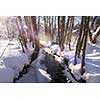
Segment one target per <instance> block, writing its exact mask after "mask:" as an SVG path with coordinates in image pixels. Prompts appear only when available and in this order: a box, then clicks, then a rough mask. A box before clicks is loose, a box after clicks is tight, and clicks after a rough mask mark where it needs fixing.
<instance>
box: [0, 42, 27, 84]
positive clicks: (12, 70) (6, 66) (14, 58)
mask: <svg viewBox="0 0 100 100" xmlns="http://www.w3.org/2000/svg"><path fill="white" fill-rule="evenodd" d="M7 45H8V47H7ZM0 46H1V50H0V51H1V52H0V55H2V52H3V51H4V49H5V48H6V50H5V52H4V54H3V55H2V57H1V58H0V62H2V65H0V82H13V79H14V77H17V76H18V75H19V72H20V71H22V69H23V67H24V65H25V64H28V63H29V62H28V57H27V55H26V54H25V53H23V52H21V49H20V46H19V44H18V42H17V41H15V40H14V41H10V42H9V41H0Z"/></svg>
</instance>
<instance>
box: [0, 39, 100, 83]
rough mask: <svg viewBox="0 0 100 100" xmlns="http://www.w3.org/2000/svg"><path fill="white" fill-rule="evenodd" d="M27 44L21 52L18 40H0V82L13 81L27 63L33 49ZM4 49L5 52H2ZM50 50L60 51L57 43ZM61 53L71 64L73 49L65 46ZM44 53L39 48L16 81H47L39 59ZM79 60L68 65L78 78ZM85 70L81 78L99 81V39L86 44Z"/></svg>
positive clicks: (44, 68) (46, 75)
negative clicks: (24, 71)
mask: <svg viewBox="0 0 100 100" xmlns="http://www.w3.org/2000/svg"><path fill="white" fill-rule="evenodd" d="M41 43H43V42H41ZM72 45H73V43H72ZM28 46H29V50H26V53H22V51H21V47H20V44H19V42H18V41H16V40H13V41H10V42H9V41H8V40H0V82H13V79H14V78H15V77H17V76H18V74H19V72H20V71H21V70H22V69H23V67H24V65H25V64H28V63H29V56H30V55H31V54H32V51H33V50H34V49H33V48H32V47H31V46H30V44H28ZM5 48H6V49H5ZM73 48H74V46H73ZM57 49H58V50H57ZM4 50H5V52H4V53H3V51H4ZM51 50H52V51H54V52H56V53H58V55H59V52H60V51H59V47H58V46H57V45H55V46H54V45H53V46H51ZM50 52H51V51H50ZM61 54H62V56H65V57H66V58H67V59H69V62H70V64H73V62H74V54H75V52H74V51H73V50H72V51H69V50H68V49H67V47H66V49H65V51H64V52H63V53H61ZM44 55H45V54H44V51H43V49H40V52H39V55H38V58H37V59H36V60H35V61H33V63H32V66H31V67H30V68H29V70H28V73H27V74H25V75H23V77H22V78H21V79H19V80H17V82H18V83H24V82H27V83H28V82H29V83H38V82H49V81H50V80H51V79H50V75H49V74H48V73H47V72H46V66H44V64H41V59H42V60H43V59H44ZM59 61H60V60H59ZM80 62H81V60H80V59H78V65H76V66H74V65H70V68H72V69H73V73H74V75H75V76H76V77H77V78H78V79H79V78H80V74H79V69H80ZM85 71H86V72H85V74H84V75H83V78H84V79H86V82H100V41H99V40H98V41H97V43H96V44H91V43H88V44H87V48H86V66H85Z"/></svg>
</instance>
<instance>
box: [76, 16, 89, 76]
mask: <svg viewBox="0 0 100 100" xmlns="http://www.w3.org/2000/svg"><path fill="white" fill-rule="evenodd" d="M89 19H90V16H82V20H81V27H80V35H79V38H78V42H77V45H76V52H75V64H77V60H76V59H77V55H78V57H79V55H80V53H81V50H82V63H81V70H80V72H81V75H83V74H84V71H85V69H84V67H85V51H86V44H87V37H88V33H89Z"/></svg>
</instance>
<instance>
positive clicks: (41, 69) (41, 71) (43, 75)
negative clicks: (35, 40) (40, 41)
mask: <svg viewBox="0 0 100 100" xmlns="http://www.w3.org/2000/svg"><path fill="white" fill-rule="evenodd" d="M44 57H45V54H44V50H43V49H42V48H41V49H40V51H39V55H38V58H37V59H36V60H35V61H34V62H33V63H32V66H33V68H34V69H35V72H36V76H37V82H39V83H45V82H46V83H47V82H49V81H50V80H51V78H50V76H49V74H48V73H47V72H46V66H45V65H44V64H41V61H42V60H44Z"/></svg>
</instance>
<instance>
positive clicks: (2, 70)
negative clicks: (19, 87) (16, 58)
mask: <svg viewBox="0 0 100 100" xmlns="http://www.w3.org/2000/svg"><path fill="white" fill-rule="evenodd" d="M14 77H15V72H14V70H13V69H12V68H9V67H6V66H5V65H4V64H3V62H0V82H1V83H8V82H13V79H14Z"/></svg>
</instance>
